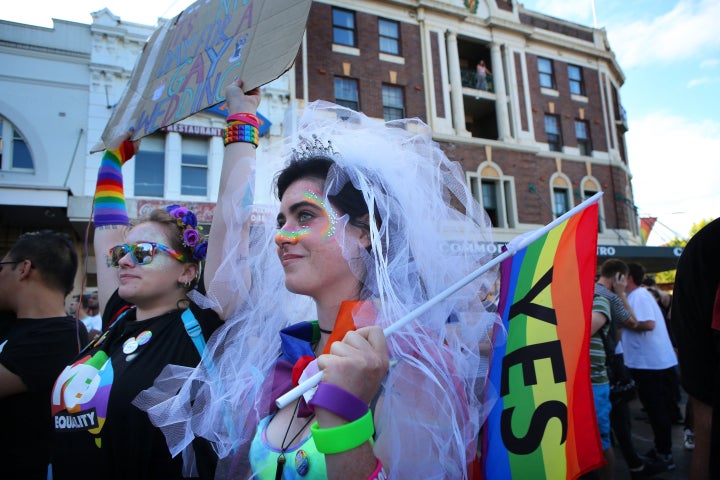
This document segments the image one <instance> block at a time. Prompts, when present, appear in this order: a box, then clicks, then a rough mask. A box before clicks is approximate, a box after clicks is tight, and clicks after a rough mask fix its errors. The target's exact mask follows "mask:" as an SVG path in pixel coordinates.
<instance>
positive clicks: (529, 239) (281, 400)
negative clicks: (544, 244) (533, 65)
mask: <svg viewBox="0 0 720 480" xmlns="http://www.w3.org/2000/svg"><path fill="white" fill-rule="evenodd" d="M602 195H603V193H602V192H598V193H596V194H595V195H593V196H592V197H590V198H588V199H587V200H585V201H584V202H582V203H581V204H579V205H577V206H575V207H573V208H572V209H570V210H568V211H567V212H565V213H564V214H562V215H561V216H559V217H558V218H556V219H555V220H553V221H552V222H550V223H548V224H547V225H545V226H544V227H541V228H538V229H537V230H533V231H531V232H528V233H526V234H523V235H520V236H518V237H515V238H514V239H513V240H511V241H510V243H508V244H507V246H506V248H507V250H505V251H504V252H503V253H501V254H500V255H498V256H497V257H495V258H493V259H492V260H490V261H489V262H488V263H486V264H485V265H483V266H482V267H480V268H478V269H477V270H475V271H474V272H472V273H469V274H468V275H466V276H465V277H463V278H462V279H460V280H458V281H457V282H455V283H454V284H452V285H451V286H449V287H448V288H446V289H445V290H443V291H442V292H440V293H438V294H437V295H436V296H435V297H433V298H431V299H430V300H428V301H427V302H425V303H424V304H423V305H420V306H419V307H418V308H416V309H415V310H413V311H412V312H410V313H408V314H407V315H405V316H404V317H402V318H401V319H400V320H398V321H397V322H395V323H393V324H392V325H389V326H387V327H386V328H385V329H383V333H384V334H385V336H386V337H388V336H390V335H392V334H393V333H395V332H397V331H398V330H400V329H401V328H402V327H404V326H405V325H407V324H408V323H410V322H411V321H413V320H415V319H416V318H417V317H419V316H420V315H422V314H423V313H425V312H427V311H428V310H430V309H431V308H433V307H434V306H435V305H437V304H438V303H440V302H442V301H443V300H445V299H446V298H448V297H449V296H450V295H452V294H453V293H455V292H457V291H458V290H460V289H461V288H463V287H464V286H465V285H467V284H469V283H471V282H472V281H473V280H475V279H476V278H478V277H479V276H480V275H482V274H483V273H485V272H487V271H488V270H490V269H491V268H493V267H494V266H495V265H498V264H500V263H501V262H502V261H503V260H505V259H506V258H508V257H511V256H513V255H515V253H517V252H519V251H520V250H522V249H523V248H525V247H527V246H528V245H530V244H531V243H533V242H534V241H535V240H537V239H538V238H540V237H542V236H543V235H545V234H546V233H547V232H549V231H550V230H552V229H553V228H555V227H557V226H558V225H560V224H561V223H563V222H564V221H566V220H567V219H569V218H570V217H572V216H573V215H575V214H577V213H579V212H581V211H583V210H585V209H586V208H587V207H589V206H590V205H592V204H594V203H596V202H598V201H599V200H600V198H601V197H602ZM322 376H323V372H322V371H320V372H318V373H316V374H315V375H313V376H312V377H310V378H308V379H306V380H305V381H303V382H302V383H300V384H298V386H297V387H295V388H293V389H292V390H290V391H288V392H287V393H285V394H284V395H281V396H280V397H278V399H277V400H275V404H276V405H277V406H278V408H283V407H286V406H288V405H290V403H292V402H293V401H295V400H297V399H298V398H300V396H302V395H303V394H304V393H305V392H307V391H308V390H310V389H311V388H313V387H315V386H317V384H319V383H320V380H321V379H322Z"/></svg>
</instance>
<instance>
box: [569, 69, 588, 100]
mask: <svg viewBox="0 0 720 480" xmlns="http://www.w3.org/2000/svg"><path fill="white" fill-rule="evenodd" d="M568 79H570V93H572V94H574V95H583V96H584V95H585V82H583V77H582V68H580V67H578V66H576V65H568Z"/></svg>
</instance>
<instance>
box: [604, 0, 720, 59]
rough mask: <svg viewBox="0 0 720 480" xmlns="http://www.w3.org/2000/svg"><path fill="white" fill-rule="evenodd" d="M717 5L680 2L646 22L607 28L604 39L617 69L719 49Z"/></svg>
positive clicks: (700, 1)
mask: <svg viewBox="0 0 720 480" xmlns="http://www.w3.org/2000/svg"><path fill="white" fill-rule="evenodd" d="M718 25H720V2H718V1H717V0H680V1H678V3H677V4H676V5H675V8H673V9H672V10H671V11H670V12H668V13H666V14H664V15H661V16H659V17H655V18H652V19H650V20H645V19H643V20H638V21H635V22H631V23H628V24H625V25H618V26H609V27H608V37H609V38H610V43H611V45H612V46H613V49H614V50H615V52H616V54H617V55H618V59H619V62H620V65H622V66H623V68H631V67H634V66H638V65H642V64H653V63H657V62H661V63H672V62H675V61H678V60H684V59H687V58H691V57H694V56H696V55H697V54H699V53H700V52H703V51H705V50H707V49H714V48H718V47H720V35H718V34H717V27H718Z"/></svg>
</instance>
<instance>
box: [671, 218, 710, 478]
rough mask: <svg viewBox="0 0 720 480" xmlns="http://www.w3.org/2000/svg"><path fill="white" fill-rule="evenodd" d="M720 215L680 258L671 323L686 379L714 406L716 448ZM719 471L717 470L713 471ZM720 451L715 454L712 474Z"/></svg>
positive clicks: (692, 389) (684, 383)
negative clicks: (715, 322) (715, 310)
mask: <svg viewBox="0 0 720 480" xmlns="http://www.w3.org/2000/svg"><path fill="white" fill-rule="evenodd" d="M719 246H720V218H718V219H716V220H714V221H712V222H710V223H709V224H707V225H706V226H705V227H704V228H702V229H701V230H700V231H699V232H698V233H696V234H695V236H693V237H692V238H691V239H690V241H689V242H688V244H687V245H686V246H685V249H684V250H683V253H682V255H681V256H680V260H679V261H678V267H677V273H676V275H675V287H674V288H673V304H672V314H671V323H672V329H673V332H674V334H675V339H676V341H677V347H678V360H679V364H680V380H681V383H682V386H683V388H684V389H685V391H687V392H688V394H690V395H692V396H693V397H695V398H697V399H698V400H701V401H702V402H704V403H707V404H708V405H712V406H713V412H714V420H713V430H712V447H711V448H712V450H711V451H712V452H717V451H718V449H719V448H720V422H719V421H718V420H720V329H718V326H713V324H712V322H713V305H714V303H715V299H716V296H717V295H718V294H719V292H720V249H719V248H718V247H719ZM713 475H715V476H713ZM717 475H720V455H717V454H715V453H713V454H712V455H711V477H712V478H718V477H717Z"/></svg>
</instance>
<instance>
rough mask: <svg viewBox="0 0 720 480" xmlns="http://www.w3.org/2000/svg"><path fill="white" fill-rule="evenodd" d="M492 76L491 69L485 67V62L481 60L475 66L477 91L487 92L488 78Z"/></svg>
mask: <svg viewBox="0 0 720 480" xmlns="http://www.w3.org/2000/svg"><path fill="white" fill-rule="evenodd" d="M488 75H492V72H491V71H490V69H489V68H488V67H487V65H485V60H480V61H479V62H478V63H477V65H476V66H475V88H476V89H477V90H483V91H487V89H488V83H487V77H488Z"/></svg>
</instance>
